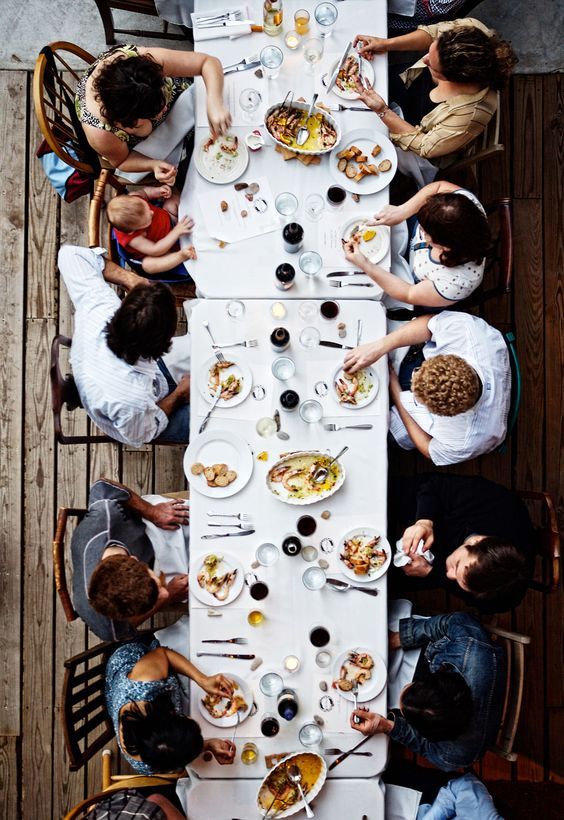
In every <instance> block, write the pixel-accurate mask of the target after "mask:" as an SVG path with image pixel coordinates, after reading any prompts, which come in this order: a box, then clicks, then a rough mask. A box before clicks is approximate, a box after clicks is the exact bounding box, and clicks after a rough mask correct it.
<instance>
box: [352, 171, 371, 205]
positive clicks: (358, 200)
mask: <svg viewBox="0 0 564 820" xmlns="http://www.w3.org/2000/svg"><path fill="white" fill-rule="evenodd" d="M368 167H369V168H370V166H368ZM351 196H352V198H353V202H360V194H351Z"/></svg>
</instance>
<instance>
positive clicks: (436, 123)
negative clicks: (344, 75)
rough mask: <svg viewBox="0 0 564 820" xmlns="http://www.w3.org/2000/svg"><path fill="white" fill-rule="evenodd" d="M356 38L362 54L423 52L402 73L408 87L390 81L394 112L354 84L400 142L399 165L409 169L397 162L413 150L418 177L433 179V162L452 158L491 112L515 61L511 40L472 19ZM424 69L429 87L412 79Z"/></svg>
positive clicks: (443, 163)
mask: <svg viewBox="0 0 564 820" xmlns="http://www.w3.org/2000/svg"><path fill="white" fill-rule="evenodd" d="M357 44H358V45H359V46H360V53H361V54H362V56H363V57H366V58H367V59H372V57H373V56H374V54H384V53H387V52H390V51H423V50H426V51H427V53H426V54H425V56H424V57H423V58H422V59H421V60H419V61H418V62H416V63H415V64H414V65H412V66H411V67H410V68H409V69H408V70H407V71H406V72H405V73H403V74H402V75H401V78H402V80H403V82H404V83H405V87H406V88H407V89H408V91H407V92H404V93H401V92H399V93H398V89H397V88H394V87H391V88H390V98H391V99H392V100H393V101H394V102H395V103H397V104H398V105H400V106H401V109H402V115H401V116H400V114H399V113H396V112H395V111H393V110H392V109H391V108H389V107H388V105H387V104H386V102H385V100H383V99H382V97H381V96H380V95H379V94H377V93H376V92H375V91H374V90H373V89H372V88H369V89H365V88H363V87H362V86H361V85H360V84H359V86H358V93H359V95H360V99H362V100H363V101H364V102H365V103H366V105H367V106H368V107H369V108H371V109H372V110H373V111H374V112H375V113H376V114H377V115H378V116H379V117H380V119H381V120H382V122H383V123H384V125H385V126H386V127H387V128H388V129H389V130H390V139H391V140H392V142H393V143H394V144H395V145H396V148H397V149H401V150H398V157H399V160H400V170H404V171H408V170H410V169H409V167H408V163H407V164H406V163H405V162H403V158H402V154H404V152H410V153H411V154H414V155H417V157H418V158H419V160H426V161H425V162H419V163H418V164H419V166H420V168H421V173H422V174H423V179H425V182H430V181H431V180H432V179H433V178H434V175H435V174H436V167H437V166H438V167H444V166H446V165H448V164H450V163H451V162H453V160H454V158H455V156H456V155H457V154H459V153H461V152H463V151H464V150H465V149H466V148H467V147H468V146H469V145H470V143H471V142H472V141H473V140H475V139H476V137H478V136H479V135H480V134H481V133H482V132H483V131H484V129H485V128H486V126H487V124H488V123H489V121H490V120H491V118H492V117H493V115H494V113H495V111H496V108H497V92H498V91H499V90H501V89H502V88H504V87H505V85H506V84H507V81H508V80H509V77H510V75H511V72H512V71H513V67H514V66H515V63H516V62H517V59H516V57H515V54H514V53H513V50H512V48H511V45H510V43H508V42H506V41H505V40H501V39H500V38H499V37H498V35H497V34H496V32H495V31H491V30H489V29H487V28H486V27H485V26H484V25H483V23H481V22H480V21H479V20H475V19H474V18H467V19H463V20H452V21H448V22H442V23H437V24H435V25H430V26H419V27H418V28H417V30H416V31H413V32H411V33H410V34H405V35H402V36H400V37H394V38H392V39H382V38H379V37H370V36H368V35H365V34H359V35H357V37H356V38H355V45H357ZM425 69H428V70H429V73H430V79H431V81H432V83H433V87H432V90H431V91H430V93H428V87H426V88H423V87H422V86H420V85H415V83H416V82H418V81H420V79H421V75H423V74H427V72H426V71H425ZM427 76H428V75H427ZM412 84H413V90H411V89H410V86H411V85H412ZM410 97H411V98H415V99H410ZM421 105H422V107H421ZM426 112H428V113H426ZM423 113H424V116H423ZM404 117H405V118H404ZM421 117H422V118H421ZM419 120H420V121H419ZM417 123H418V124H417ZM447 158H448V159H447ZM429 160H430V162H429Z"/></svg>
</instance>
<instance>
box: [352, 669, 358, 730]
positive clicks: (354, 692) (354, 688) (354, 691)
mask: <svg viewBox="0 0 564 820" xmlns="http://www.w3.org/2000/svg"><path fill="white" fill-rule="evenodd" d="M351 694H352V696H353V698H354V708H355V710H356V709H358V681H357V680H353V682H352V689H351ZM353 723H356V724H359V723H360V718H359V717H358V716H357V715H355V716H354V718H353Z"/></svg>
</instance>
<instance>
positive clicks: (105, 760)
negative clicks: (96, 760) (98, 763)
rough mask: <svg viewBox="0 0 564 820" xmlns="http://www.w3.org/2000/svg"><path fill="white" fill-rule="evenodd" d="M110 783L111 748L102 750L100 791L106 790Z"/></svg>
mask: <svg viewBox="0 0 564 820" xmlns="http://www.w3.org/2000/svg"><path fill="white" fill-rule="evenodd" d="M111 785H112V750H111V749H104V751H103V752H102V791H106V789H108V788H109V787H110V786H111Z"/></svg>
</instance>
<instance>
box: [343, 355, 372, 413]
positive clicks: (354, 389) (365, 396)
mask: <svg viewBox="0 0 564 820" xmlns="http://www.w3.org/2000/svg"><path fill="white" fill-rule="evenodd" d="M379 385H380V383H379V380H378V376H377V375H376V373H375V372H374V370H373V369H372V368H371V367H364V368H363V369H362V370H359V371H358V372H356V373H352V374H351V373H346V372H345V370H343V366H342V365H339V366H338V367H337V369H336V370H335V375H334V376H333V380H332V386H333V388H332V389H333V397H334V398H335V401H336V402H338V404H339V405H340V406H341V407H344V408H346V409H347V410H360V409H361V407H366V405H367V404H370V403H371V402H373V401H374V399H375V398H376V396H377V395H378V387H379Z"/></svg>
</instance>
